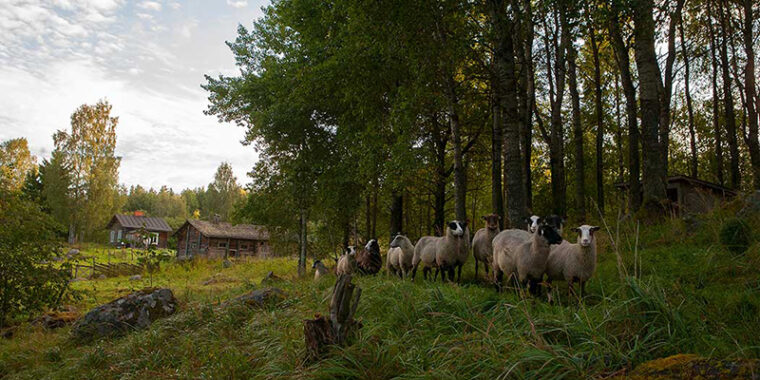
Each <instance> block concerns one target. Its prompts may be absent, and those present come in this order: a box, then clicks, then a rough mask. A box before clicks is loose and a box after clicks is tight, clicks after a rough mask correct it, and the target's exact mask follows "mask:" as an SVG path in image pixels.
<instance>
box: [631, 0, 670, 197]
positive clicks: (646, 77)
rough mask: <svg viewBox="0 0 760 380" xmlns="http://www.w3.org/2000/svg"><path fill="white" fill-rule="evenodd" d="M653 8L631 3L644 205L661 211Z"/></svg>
mask: <svg viewBox="0 0 760 380" xmlns="http://www.w3.org/2000/svg"><path fill="white" fill-rule="evenodd" d="M653 10H654V4H653V2H652V0H640V1H637V2H635V3H634V6H633V20H634V25H635V26H634V38H635V39H636V43H635V46H634V51H635V54H636V67H637V69H638V73H639V102H640V103H641V129H642V141H641V142H642V145H641V151H642V158H643V164H644V165H643V170H644V175H643V176H642V179H643V181H642V187H643V190H644V198H643V204H644V205H645V207H647V208H650V209H651V211H657V212H659V211H662V203H661V202H663V201H664V200H666V199H667V193H666V183H665V181H666V176H667V167H666V166H667V163H666V162H663V161H662V151H663V149H664V147H663V144H665V143H666V142H665V141H661V136H660V132H661V131H660V127H661V126H660V122H661V121H662V119H661V116H662V115H661V114H660V112H661V107H662V105H663V103H662V99H663V97H664V95H663V92H664V89H663V84H662V77H661V76H660V67H659V66H658V64H657V54H656V52H655V50H654V42H655V41H654V40H655V38H654V30H655V24H654V18H653V15H652V13H653Z"/></svg>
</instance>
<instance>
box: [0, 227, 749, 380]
mask: <svg viewBox="0 0 760 380" xmlns="http://www.w3.org/2000/svg"><path fill="white" fill-rule="evenodd" d="M717 223H718V222H714V221H708V222H704V221H703V222H698V223H696V224H694V225H692V226H688V227H687V225H686V224H685V223H684V222H682V221H679V220H671V221H669V222H666V223H665V224H662V225H658V226H650V227H640V232H639V234H636V233H635V231H636V230H637V227H636V226H634V225H628V226H625V227H621V229H620V233H618V232H617V227H615V226H610V229H609V230H608V229H603V230H602V231H600V232H599V233H598V236H599V243H598V244H599V252H600V254H599V260H598V262H599V266H598V269H597V273H596V276H595V277H594V278H593V279H592V280H591V281H590V282H589V284H588V286H587V288H586V290H587V293H588V295H587V297H586V298H585V299H584V301H583V302H582V303H579V302H578V301H577V300H574V299H569V298H568V296H567V293H566V292H567V289H566V286H565V285H564V284H562V285H559V286H560V291H561V294H562V297H561V299H560V302H557V303H555V304H549V303H547V302H546V298H545V296H542V297H523V296H519V295H518V294H516V293H515V292H511V291H507V292H504V293H497V292H496V291H495V290H494V288H493V287H492V286H490V285H489V284H488V283H486V282H485V281H484V279H483V273H482V270H481V272H480V276H479V277H480V278H478V279H476V278H475V276H474V266H473V263H474V261H473V260H472V258H470V261H469V262H468V263H467V265H466V268H465V271H464V272H463V282H462V283H461V284H453V283H442V282H440V281H439V282H436V283H433V282H428V281H424V280H423V279H422V278H421V277H422V276H421V275H420V274H421V273H418V275H419V276H418V277H417V279H416V281H415V282H410V281H401V280H399V279H398V278H390V277H388V276H386V275H384V274H380V275H377V276H370V277H359V278H356V279H355V282H356V283H357V285H358V286H359V287H361V288H362V289H363V293H362V298H361V301H360V304H359V308H358V310H357V312H356V316H357V318H358V319H360V320H362V322H363V326H364V327H363V328H362V329H361V330H360V333H359V334H358V336H357V337H356V339H355V340H354V342H353V344H351V345H349V346H346V347H343V348H337V347H336V348H335V349H334V350H333V351H332V352H331V353H330V354H329V355H328V356H327V357H326V358H324V359H323V360H321V361H318V362H306V361H305V357H306V349H305V344H304V336H303V321H304V320H305V319H308V318H313V316H314V314H315V313H323V314H324V313H326V312H327V310H328V304H329V296H330V292H331V287H332V285H333V284H334V282H335V277H334V276H329V277H328V278H326V279H323V280H322V281H319V282H314V280H313V277H312V275H311V274H309V275H308V276H306V277H304V278H298V277H297V275H296V270H295V268H296V261H295V260H294V259H292V258H275V259H267V260H264V259H250V260H242V261H237V262H235V263H234V264H233V265H232V266H230V267H228V268H225V267H224V265H223V263H222V262H221V261H205V260H198V261H194V262H184V263H179V262H178V263H169V264H166V265H164V267H163V268H162V270H161V271H160V272H158V273H156V274H155V275H154V276H153V279H152V286H154V287H169V288H171V289H172V290H173V291H174V294H175V296H176V297H177V298H178V300H179V302H180V310H179V312H177V313H176V314H175V315H173V316H171V317H169V318H166V319H163V320H159V321H156V322H155V323H154V324H153V325H152V326H151V327H150V328H148V329H146V330H142V331H136V332H132V333H130V334H128V335H126V336H124V337H121V338H112V339H103V340H100V341H96V342H93V343H89V344H81V343H76V342H74V341H72V339H71V338H70V328H68V327H67V328H62V329H58V330H53V331H48V330H44V329H43V328H41V327H39V326H36V325H34V324H32V323H23V324H21V325H20V326H18V328H17V329H16V331H15V334H14V336H13V338H11V339H0V378H8V379H43V378H45V379H48V378H52V379H71V378H97V379H100V380H103V379H116V378H119V379H133V378H134V379H140V378H224V379H227V378H241V379H246V378H325V379H326V378H363V379H386V378H436V379H443V378H451V379H453V378H486V379H495V378H544V379H546V378H589V377H595V378H604V377H614V376H619V375H625V374H626V373H630V371H631V370H632V369H633V368H634V367H636V366H637V365H639V364H641V363H644V362H646V361H649V360H653V359H657V358H662V357H666V356H670V355H675V354H697V355H700V356H703V357H710V358H721V359H741V358H758V357H760V329H758V326H760V271H759V270H758V269H760V244H758V243H755V244H753V245H752V246H751V247H750V248H749V250H748V251H747V252H746V253H745V254H743V255H738V256H737V255H732V254H730V253H728V252H727V251H725V250H724V249H723V248H722V247H721V246H720V245H719V244H718V243H717V230H718V228H719V227H718V226H714V224H717ZM616 237H617V239H616V240H618V241H619V244H618V247H619V249H618V250H617V252H618V253H619V256H618V254H617V253H616V250H615V249H614V248H613V243H612V240H613V238H616ZM637 237H638V244H636V240H637ZM571 240H574V238H571ZM618 257H619V259H618ZM328 261H330V260H328ZM328 264H330V263H328ZM310 266H311V260H309V267H310ZM481 269H482V268H481ZM269 271H273V272H274V273H275V274H276V275H277V276H279V277H281V278H282V280H279V281H276V282H274V283H273V284H271V286H275V287H279V288H281V289H282V290H284V291H285V293H286V294H287V298H286V299H285V300H284V301H280V302H276V303H272V304H269V305H267V306H266V307H265V308H263V309H254V308H248V307H245V306H228V307H221V306H219V304H220V303H221V302H223V301H225V300H228V299H230V298H233V297H235V296H238V295H241V294H244V293H245V292H248V291H250V290H252V289H258V288H262V287H263V285H261V284H260V281H261V279H262V278H263V277H264V276H265V275H266V274H267V273H268V272H269ZM73 286H74V287H75V289H76V290H78V291H80V292H81V298H80V299H79V300H75V301H72V302H71V304H72V305H73V306H74V307H76V308H77V309H78V310H79V311H80V312H81V313H84V312H86V311H87V310H89V309H91V308H92V307H94V306H96V305H100V304H103V303H106V302H109V301H111V300H113V299H115V298H117V297H119V296H122V295H126V294H128V293H130V292H132V291H135V290H139V289H142V288H145V287H149V286H151V280H150V276H148V275H147V274H146V275H143V276H142V279H141V280H138V281H130V280H129V277H128V276H122V277H115V278H107V279H95V280H87V281H79V282H75V283H73Z"/></svg>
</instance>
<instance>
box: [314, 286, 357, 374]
mask: <svg viewBox="0 0 760 380" xmlns="http://www.w3.org/2000/svg"><path fill="white" fill-rule="evenodd" d="M354 290H356V292H354ZM361 294H362V290H361V288H357V287H356V285H354V284H352V283H351V275H350V274H344V275H340V276H339V277H338V281H337V282H336V283H335V287H334V288H333V294H332V298H331V299H330V317H329V319H328V318H327V317H325V316H322V315H319V314H317V315H316V316H315V318H314V319H307V320H304V328H303V329H304V337H305V339H306V351H307V359H308V360H315V359H319V358H321V357H322V356H323V355H324V354H325V353H326V352H327V350H328V348H329V346H331V345H344V344H346V343H347V341H348V340H350V339H351V337H352V336H353V334H354V332H356V330H358V329H360V328H361V327H362V323H361V322H360V321H356V320H354V314H355V313H356V308H357V306H358V305H359V298H360V297H361Z"/></svg>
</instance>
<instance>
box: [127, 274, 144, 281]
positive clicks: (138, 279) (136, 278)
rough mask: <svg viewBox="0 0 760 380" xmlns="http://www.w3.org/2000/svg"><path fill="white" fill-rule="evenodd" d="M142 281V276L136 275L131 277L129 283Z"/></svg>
mask: <svg viewBox="0 0 760 380" xmlns="http://www.w3.org/2000/svg"><path fill="white" fill-rule="evenodd" d="M140 280H142V276H140V275H139V274H136V275H134V276H129V281H140Z"/></svg>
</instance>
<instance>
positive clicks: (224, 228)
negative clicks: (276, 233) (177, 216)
mask: <svg viewBox="0 0 760 380" xmlns="http://www.w3.org/2000/svg"><path fill="white" fill-rule="evenodd" d="M173 236H175V237H176V238H177V258H178V259H189V258H193V257H198V256H201V257H208V258H228V257H243V256H256V257H266V256H268V255H269V232H268V231H267V229H266V227H264V226H258V225H254V224H235V225H233V224H230V223H225V222H219V221H213V222H209V221H204V220H195V219H188V220H187V221H186V222H185V223H184V224H183V225H182V226H181V227H180V228H179V229H178V230H177V232H175V233H174V235H173Z"/></svg>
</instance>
